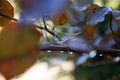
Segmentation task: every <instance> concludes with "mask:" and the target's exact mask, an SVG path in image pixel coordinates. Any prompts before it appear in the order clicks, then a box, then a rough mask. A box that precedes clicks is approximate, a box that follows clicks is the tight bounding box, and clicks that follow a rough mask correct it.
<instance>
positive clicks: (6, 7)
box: [0, 0, 14, 27]
mask: <svg viewBox="0 0 120 80" xmlns="http://www.w3.org/2000/svg"><path fill="white" fill-rule="evenodd" d="M0 9H1V12H2V13H4V14H5V15H8V16H11V17H13V16H14V8H13V7H12V5H11V4H10V3H9V2H8V1H7V0H0ZM9 22H10V19H8V18H6V17H3V16H0V26H2V27H4V26H5V25H6V24H8V23H9Z"/></svg>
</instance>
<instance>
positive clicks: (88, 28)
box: [83, 25, 96, 39]
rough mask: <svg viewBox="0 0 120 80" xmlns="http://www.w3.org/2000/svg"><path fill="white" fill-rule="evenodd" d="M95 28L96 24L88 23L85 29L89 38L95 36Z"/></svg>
mask: <svg viewBox="0 0 120 80" xmlns="http://www.w3.org/2000/svg"><path fill="white" fill-rule="evenodd" d="M95 30H96V26H91V25H86V26H85V28H84V30H83V31H84V34H85V36H86V37H87V38H88V39H91V38H93V36H94V33H95Z"/></svg>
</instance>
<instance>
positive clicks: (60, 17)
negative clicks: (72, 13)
mask: <svg viewBox="0 0 120 80" xmlns="http://www.w3.org/2000/svg"><path fill="white" fill-rule="evenodd" d="M51 19H52V21H53V23H54V24H55V25H62V24H65V23H66V22H67V21H68V17H67V14H66V12H65V11H64V10H62V11H59V12H56V13H54V14H53V15H52V16H51Z"/></svg>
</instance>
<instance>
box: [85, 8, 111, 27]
mask: <svg viewBox="0 0 120 80" xmlns="http://www.w3.org/2000/svg"><path fill="white" fill-rule="evenodd" d="M111 11H112V9H111V8H109V7H102V8H98V9H96V10H95V11H93V12H91V13H90V14H89V16H88V19H87V25H96V24H98V23H100V22H102V21H104V19H105V16H106V15H107V14H108V13H109V12H111Z"/></svg>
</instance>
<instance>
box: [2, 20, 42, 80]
mask: <svg viewBox="0 0 120 80" xmlns="http://www.w3.org/2000/svg"><path fill="white" fill-rule="evenodd" d="M40 35H41V33H40V32H39V31H38V30H37V29H35V27H34V25H32V24H26V23H17V22H14V21H13V22H10V23H9V24H7V25H6V26H5V27H4V28H3V29H2V31H1V33H0V54H1V55H0V72H1V73H2V74H3V75H4V76H5V77H6V78H7V80H9V79H10V78H12V77H14V76H17V75H19V74H21V73H23V72H24V71H25V70H26V69H28V68H29V67H30V66H31V65H32V64H34V62H35V61H36V59H37V56H38V51H37V45H38V42H39V39H40Z"/></svg>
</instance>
